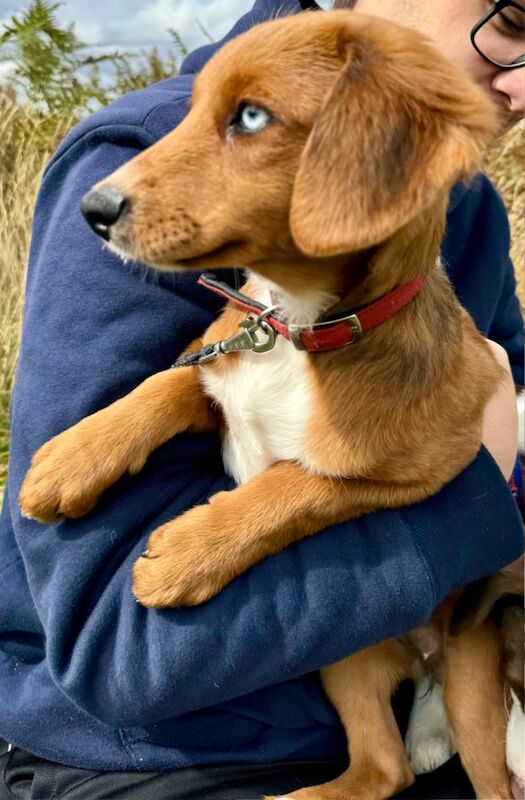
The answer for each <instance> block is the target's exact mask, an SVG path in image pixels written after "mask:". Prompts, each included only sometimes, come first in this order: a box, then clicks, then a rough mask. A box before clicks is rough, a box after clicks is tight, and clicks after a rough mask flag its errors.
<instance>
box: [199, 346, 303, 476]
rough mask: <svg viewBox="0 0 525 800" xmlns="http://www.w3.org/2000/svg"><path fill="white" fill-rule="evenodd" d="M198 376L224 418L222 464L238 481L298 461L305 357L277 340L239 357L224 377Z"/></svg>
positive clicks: (211, 373) (222, 375) (205, 374)
mask: <svg viewBox="0 0 525 800" xmlns="http://www.w3.org/2000/svg"><path fill="white" fill-rule="evenodd" d="M202 373H203V379H204V386H205V389H206V392H207V393H208V394H210V395H211V396H212V397H213V398H214V399H215V400H216V401H217V402H218V403H219V404H220V406H221V408H222V411H223V414H224V417H225V420H226V433H225V437H224V443H223V459H224V466H225V468H226V470H227V472H229V473H230V475H232V477H233V478H235V480H236V481H237V483H244V481H247V480H249V479H250V478H251V477H253V476H254V475H256V474H257V473H258V472H261V471H262V470H264V469H266V468H267V467H269V466H270V464H272V463H274V462H275V461H283V460H295V459H300V457H301V454H302V453H304V447H305V433H306V424H307V421H308V418H309V414H310V387H309V380H308V371H307V366H306V355H305V353H303V352H300V351H298V350H296V349H295V348H294V347H293V345H292V344H290V342H288V341H287V340H286V339H283V338H282V337H278V338H277V341H276V343H275V347H274V349H273V350H271V351H270V352H268V353H249V352H246V353H241V354H240V355H239V356H238V357H237V360H236V363H235V367H234V368H233V369H230V370H227V371H225V373H224V374H216V373H214V372H213V371H212V370H211V369H208V370H206V369H203V370H202Z"/></svg>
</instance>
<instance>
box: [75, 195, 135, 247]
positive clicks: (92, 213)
mask: <svg viewBox="0 0 525 800" xmlns="http://www.w3.org/2000/svg"><path fill="white" fill-rule="evenodd" d="M127 206H128V201H127V200H126V198H125V197H122V195H121V194H120V192H119V191H117V189H112V188H111V187H110V186H108V187H107V188H104V189H96V190H94V191H92V192H88V193H87V194H85V195H84V197H83V198H82V201H81V203H80V210H81V211H82V213H83V215H84V217H85V218H86V220H87V222H88V223H89V225H91V227H92V228H93V230H94V231H95V233H98V235H99V236H102V238H103V239H105V240H106V242H107V241H109V237H110V228H111V226H112V225H114V224H115V222H116V221H117V220H118V219H119V217H120V216H121V215H122V212H123V211H124V209H125V208H126V207H127Z"/></svg>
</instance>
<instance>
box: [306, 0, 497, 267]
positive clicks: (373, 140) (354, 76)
mask: <svg viewBox="0 0 525 800" xmlns="http://www.w3.org/2000/svg"><path fill="white" fill-rule="evenodd" d="M336 13H337V12H336ZM339 13H341V12H339ZM345 16H346V17H348V21H347V22H345V23H344V25H342V26H341V24H339V30H338V35H339V37H340V43H339V50H340V52H341V54H342V58H343V61H344V66H343V69H342V71H341V72H340V74H339V76H338V77H337V78H336V80H335V83H334V85H333V86H332V88H331V90H330V91H329V93H328V96H327V97H326V98H325V101H324V104H323V106H322V108H321V110H320V112H319V114H318V117H317V119H316V121H315V123H314V126H313V128H312V130H311V133H310V136H309V138H308V140H307V143H306V146H305V148H304V151H303V153H302V157H301V161H300V165H299V170H298V173H297V176H296V180H295V185H294V190H293V196H292V204H291V212H290V227H291V231H292V235H293V237H294V240H295V241H296V244H297V245H298V247H299V248H300V249H301V250H302V251H303V252H304V253H306V254H307V255H311V256H317V257H322V256H332V255H338V254H341V253H347V252H352V251H356V250H361V249H365V248H367V247H371V246H372V245H375V244H378V243H379V242H381V241H383V240H385V239H386V238H388V237H389V236H390V235H392V234H393V233H394V232H395V231H396V230H398V229H399V228H401V227H402V226H403V225H404V224H406V223H407V222H409V221H410V220H411V219H413V218H414V217H415V216H416V215H417V214H418V213H419V212H420V211H422V210H423V209H424V208H425V207H426V206H428V205H430V204H431V203H432V202H433V201H434V200H435V199H437V197H438V196H439V195H440V194H442V193H444V192H446V191H447V190H448V189H449V188H450V187H451V186H452V184H453V183H455V182H456V181H457V180H458V179H459V178H463V177H466V176H468V175H470V174H471V173H472V172H473V171H475V169H476V167H477V165H478V163H479V160H480V150H481V148H482V147H483V146H484V145H485V144H486V143H487V141H488V139H489V138H490V134H491V133H492V131H493V129H494V127H495V112H494V110H493V108H492V104H491V103H490V102H489V101H488V100H487V99H486V98H485V96H484V94H483V93H482V91H481V90H480V89H478V88H477V87H476V86H475V85H474V84H473V83H472V82H471V81H470V80H469V79H468V78H467V76H466V75H464V74H463V73H461V72H459V70H457V69H456V68H455V67H453V66H452V65H451V64H449V63H448V62H447V61H445V60H444V59H443V58H442V57H441V56H440V55H439V54H438V53H437V52H436V51H435V50H434V48H433V47H432V46H431V45H429V44H428V43H427V42H426V40H424V39H423V38H422V37H421V36H420V35H419V34H416V33H415V32H414V31H408V30H407V29H404V28H401V27H399V26H397V25H392V24H391V23H385V22H384V21H380V20H376V19H374V18H371V17H364V16H363V15H360V14H356V13H355V12H352V13H351V14H350V13H347V14H346V15H345Z"/></svg>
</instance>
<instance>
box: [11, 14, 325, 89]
mask: <svg viewBox="0 0 525 800" xmlns="http://www.w3.org/2000/svg"><path fill="white" fill-rule="evenodd" d="M52 2H60V0H52ZM254 2H255V0H62V2H61V4H60V7H59V9H58V10H57V12H56V15H57V18H58V19H59V21H60V22H64V23H65V24H70V23H74V24H75V32H76V35H77V37H78V38H79V39H80V40H81V41H83V42H84V43H85V44H89V45H91V46H93V51H94V52H95V53H105V52H114V51H115V50H124V51H126V52H139V51H140V50H144V49H149V48H151V47H153V46H156V47H159V49H160V51H161V53H162V52H166V51H167V50H168V49H170V48H171V47H172V44H173V42H172V39H171V37H170V35H169V33H168V28H174V29H175V30H176V31H177V32H178V33H179V35H180V37H181V39H182V41H183V42H184V44H185V46H186V47H187V49H188V50H190V51H191V50H194V49H195V48H196V47H199V46H200V45H202V44H205V43H206V42H207V41H208V40H207V39H206V36H205V34H204V33H203V32H202V30H201V28H200V27H199V24H198V23H199V22H200V23H201V24H202V25H203V26H204V28H205V29H206V30H207V31H208V32H209V34H210V35H211V37H212V38H213V39H220V38H222V37H223V36H224V35H225V34H226V33H227V32H228V30H229V29H230V28H231V27H232V25H233V24H234V23H235V22H236V20H238V19H239V17H241V16H242V15H243V14H244V13H245V12H246V11H248V10H249V9H250V8H251V7H252V6H253V4H254ZM318 2H319V4H320V5H322V6H324V7H328V4H329V2H330V0H318ZM28 5H30V0H0V32H1V30H2V23H5V22H7V21H8V20H9V19H10V18H11V17H12V16H13V14H15V13H16V14H18V13H19V12H20V11H22V10H23V9H25V8H27V6H28ZM9 69H10V65H9V64H1V63H0V78H2V77H3V76H4V75H5V74H6V73H8V71H9ZM104 70H105V67H104V66H103V67H102V72H103V73H104Z"/></svg>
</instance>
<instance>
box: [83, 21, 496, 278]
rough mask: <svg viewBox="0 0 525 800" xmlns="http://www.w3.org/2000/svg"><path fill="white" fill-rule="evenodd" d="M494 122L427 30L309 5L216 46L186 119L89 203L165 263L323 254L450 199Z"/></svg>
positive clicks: (106, 230)
mask: <svg viewBox="0 0 525 800" xmlns="http://www.w3.org/2000/svg"><path fill="white" fill-rule="evenodd" d="M494 126H495V112H494V110H493V108H492V104H491V103H490V102H489V101H488V100H487V99H486V97H485V95H484V94H483V93H482V91H481V90H480V89H478V88H477V87H476V86H475V85H474V84H473V83H471V82H470V80H469V79H468V77H467V76H466V75H464V74H463V73H461V72H460V71H459V70H457V69H456V68H455V67H454V66H453V65H452V64H450V63H448V62H447V61H446V60H445V59H444V58H442V57H441V56H440V55H439V53H438V52H437V51H436V50H435V49H434V48H433V47H432V46H431V45H430V44H429V43H428V42H427V41H426V40H425V39H424V38H423V37H422V36H421V35H420V34H418V33H416V32H414V31H411V30H408V29H405V28H402V27H400V26H397V25H394V24H392V23H390V22H385V21H383V20H380V19H378V18H374V17H367V16H363V15H360V14H356V13H354V12H352V13H350V12H345V11H335V12H323V13H318V14H303V15H299V16H296V17H288V18H285V19H280V20H274V21H272V22H268V23H264V24H262V25H258V26H256V27H255V28H253V29H251V30H250V31H248V32H247V33H245V34H243V35H242V36H239V37H238V38H237V39H235V40H233V41H232V42H230V43H229V44H227V45H226V46H225V47H224V48H223V49H222V50H220V51H219V52H218V53H217V54H216V55H215V56H214V57H213V59H212V60H211V61H210V62H209V63H208V64H207V66H206V67H205V68H204V69H203V71H202V73H201V74H200V75H199V77H198V78H197V80H196V83H195V87H194V93H193V98H192V102H191V109H190V111H189V114H188V115H187V117H186V118H185V120H184V121H183V122H182V123H181V125H179V126H178V127H177V128H176V129H175V130H174V131H173V132H171V133H170V134H168V135H167V136H165V137H164V138H163V139H161V140H160V141H159V142H158V143H156V144H155V145H153V146H152V147H151V148H149V149H148V150H146V151H144V152H143V153H141V154H140V155H138V156H136V157H135V158H133V159H132V160H131V161H129V162H128V163H127V164H125V165H124V166H123V167H121V168H120V169H118V170H117V171H116V172H114V173H113V174H112V175H110V176H109V177H108V178H106V179H105V180H103V181H102V182H101V183H99V184H98V185H97V186H95V188H94V190H93V191H92V192H91V193H90V194H89V195H87V196H86V197H85V198H84V200H83V206H82V208H83V212H84V214H85V216H86V217H87V219H88V221H89V222H90V224H91V225H92V227H93V228H94V229H95V230H96V231H97V232H98V233H99V234H100V235H101V236H103V238H105V239H107V241H108V243H109V246H110V247H111V248H112V249H114V250H115V251H116V252H118V253H120V254H122V255H124V256H125V257H128V258H131V259H135V260H138V261H143V262H145V263H148V264H151V265H153V266H156V267H158V268H161V269H169V270H171V269H201V268H202V267H204V266H206V267H209V266H232V265H235V264H243V265H245V266H250V267H252V268H254V269H257V265H258V264H261V263H263V262H268V261H270V262H273V263H276V262H277V263H278V262H279V261H286V263H287V264H292V265H293V264H294V262H299V261H302V262H304V261H305V257H306V260H307V261H308V260H311V261H313V262H314V263H317V259H320V258H322V259H323V260H324V263H328V262H329V260H330V258H333V257H340V256H341V255H345V254H349V253H355V252H357V251H362V250H364V249H366V248H370V247H372V246H373V245H376V244H378V243H380V242H382V241H384V240H386V239H387V238H389V237H391V236H392V235H393V234H395V233H396V232H397V231H399V230H400V229H402V228H403V226H406V225H407V224H408V223H410V222H411V221H412V220H414V219H415V218H416V217H417V216H418V214H420V212H421V211H422V210H424V209H426V208H428V207H430V206H432V204H433V203H435V202H436V200H437V199H439V200H440V202H441V203H443V199H444V198H445V197H446V195H447V193H448V191H449V189H450V187H451V185H452V184H454V183H455V182H456V181H457V180H458V179H462V178H464V177H467V176H469V175H470V174H471V173H472V172H473V171H474V170H475V169H476V168H477V166H478V164H479V160H480V151H481V150H482V149H483V147H484V146H485V144H486V143H487V141H488V139H489V138H490V136H491V133H492V131H493V129H494ZM339 261H340V258H339Z"/></svg>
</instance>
